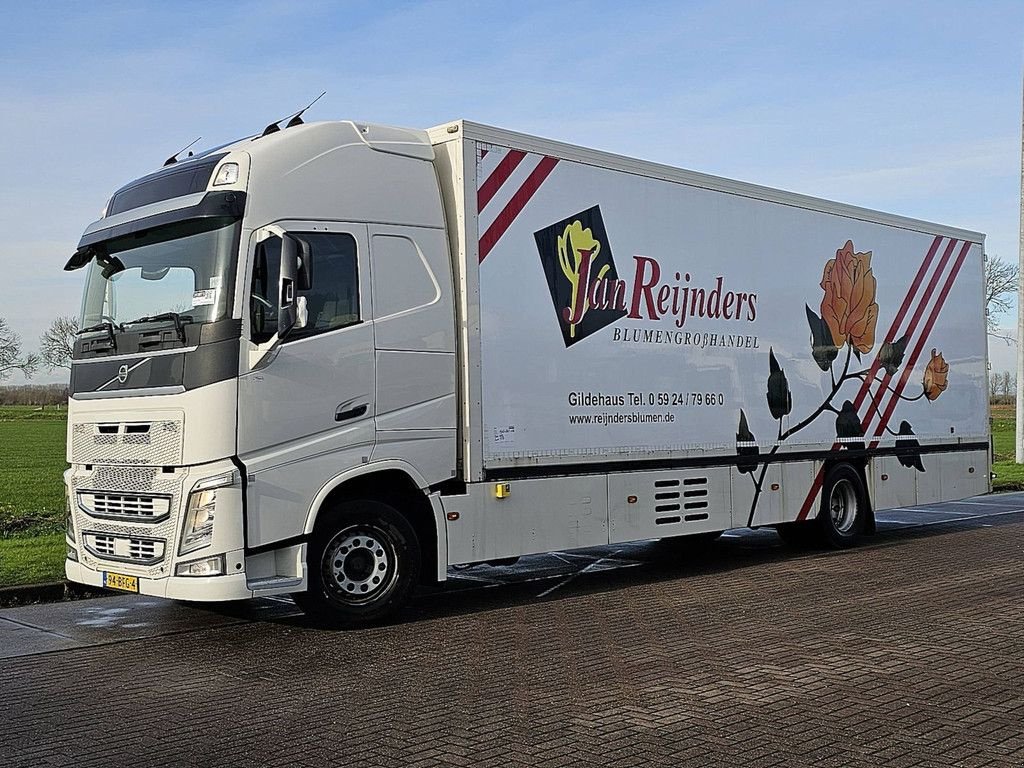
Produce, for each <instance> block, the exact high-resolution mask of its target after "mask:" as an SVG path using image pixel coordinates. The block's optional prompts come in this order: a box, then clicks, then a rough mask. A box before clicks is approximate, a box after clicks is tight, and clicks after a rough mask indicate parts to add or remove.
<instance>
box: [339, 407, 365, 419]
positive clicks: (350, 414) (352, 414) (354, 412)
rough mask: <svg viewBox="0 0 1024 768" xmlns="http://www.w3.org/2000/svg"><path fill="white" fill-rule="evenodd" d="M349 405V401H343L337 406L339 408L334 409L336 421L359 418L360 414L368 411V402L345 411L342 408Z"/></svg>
mask: <svg viewBox="0 0 1024 768" xmlns="http://www.w3.org/2000/svg"><path fill="white" fill-rule="evenodd" d="M347 405H348V403H342V404H341V405H339V406H338V407H337V409H335V411H334V420H335V421H348V420H349V419H356V418H359V417H360V416H363V415H365V413H366V409H367V404H366V403H363V404H362V405H357V406H356V407H355V408H349V409H348V410H346V411H343V410H342V408H345V406H347Z"/></svg>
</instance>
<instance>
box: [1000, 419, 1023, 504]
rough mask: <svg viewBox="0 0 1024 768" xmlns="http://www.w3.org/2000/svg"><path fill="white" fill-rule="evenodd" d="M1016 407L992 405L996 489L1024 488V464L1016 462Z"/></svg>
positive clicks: (1015, 489)
mask: <svg viewBox="0 0 1024 768" xmlns="http://www.w3.org/2000/svg"><path fill="white" fill-rule="evenodd" d="M1016 424H1017V420H1016V409H1015V408H1014V406H1012V405H993V406H992V443H993V445H994V447H995V457H994V459H993V463H992V471H993V472H994V473H995V476H996V479H995V480H993V481H992V485H993V488H994V490H997V491H1021V490H1024V464H1016V463H1014V440H1015V430H1016Z"/></svg>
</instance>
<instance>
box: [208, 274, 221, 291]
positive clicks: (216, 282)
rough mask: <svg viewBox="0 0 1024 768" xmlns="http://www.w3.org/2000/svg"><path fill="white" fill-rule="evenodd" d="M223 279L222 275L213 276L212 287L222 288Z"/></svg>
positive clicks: (211, 279)
mask: <svg viewBox="0 0 1024 768" xmlns="http://www.w3.org/2000/svg"><path fill="white" fill-rule="evenodd" d="M221 280H222V278H221V276H220V275H214V276H213V277H211V278H210V287H211V288H220V283H221Z"/></svg>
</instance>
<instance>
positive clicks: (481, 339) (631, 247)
mask: <svg viewBox="0 0 1024 768" xmlns="http://www.w3.org/2000/svg"><path fill="white" fill-rule="evenodd" d="M983 250H984V237H983V236H982V235H980V234H978V233H975V232H969V231H964V230H961V229H954V228H951V227H945V226H939V225H936V224H931V223H927V222H923V221H917V220H912V219H908V218H904V217H901V216H894V215H889V214H884V213H878V212H875V211H870V210H865V209H862V208H856V207H852V206H848V205H842V204H838V203H833V202H828V201H825V200H819V199H814V198H810V197H805V196H801V195H797V194H792V193H789V192H782V191H778V190H774V189H768V188H764V187H759V186H754V185H751V184H745V183H741V182H736V181H728V180H725V179H721V178H715V177H712V176H707V175H703V174H698V173H692V172H689V171H684V170H678V169H676V168H671V167H667V166H663V165H657V164H654V163H649V162H642V161H639V160H632V159H629V158H625V157H620V156H615V155H611V154H607V153H603V152H597V151H593V150H589V149H584V148H581V147H575V146H570V145H567V144H562V143H557V142H553V141H548V140H544V139H539V138H535V137H531V136H526V135H522V134H518V133H513V132H510V131H505V130H499V129H496V128H491V127H487V126H484V125H479V124H476V123H471V122H468V121H456V122H452V123H447V124H445V125H441V126H438V127H436V128H432V129H430V130H427V131H421V130H407V129H401V128H393V127H386V126H381V125H373V124H366V123H359V122H347V121H346V122H320V123H309V124H302V122H301V119H295V120H292V121H291V122H290V123H289V124H288V126H287V127H285V128H283V129H282V128H280V127H279V126H271V127H269V128H268V130H267V131H264V132H263V134H262V135H259V136H255V137H249V138H246V139H243V140H241V141H237V142H235V143H232V144H229V145H226V146H223V147H220V148H217V149H214V150H210V151H207V152H204V153H201V154H197V155H196V156H193V157H189V158H187V159H183V160H180V161H176V160H175V159H174V158H171V159H170V160H169V161H168V163H167V164H166V165H165V167H163V168H161V169H160V170H159V171H157V172H155V173H153V174H151V175H148V176H145V177H143V178H140V179H138V180H136V181H133V182H132V183H130V184H128V185H127V186H125V187H123V188H122V189H120V190H118V191H117V192H115V193H114V195H113V196H112V197H111V198H110V201H109V202H108V204H107V206H106V209H105V211H104V213H103V216H102V218H100V220H99V221H97V222H95V223H94V224H92V225H91V226H89V227H88V229H87V230H86V231H85V234H84V235H83V237H82V239H81V242H80V244H79V247H78V249H77V251H76V252H75V253H74V255H73V256H72V257H71V259H70V260H69V262H68V264H67V267H66V269H69V270H74V269H78V268H86V267H87V270H86V273H85V275H86V276H85V288H84V297H83V304H82V315H81V328H82V331H81V333H80V336H79V338H78V340H77V342H76V344H75V350H74V360H73V367H72V374H71V397H70V404H69V419H68V441H67V445H68V454H67V457H68V461H69V463H70V464H71V468H70V469H69V470H68V472H67V473H66V475H65V481H66V485H67V493H68V504H69V513H68V528H67V562H66V572H67V577H68V579H70V580H71V581H74V582H80V583H83V584H89V585H93V586H105V587H111V588H115V589H122V590H128V591H135V592H140V593H143V594H147V595H158V596H165V597H169V598H178V599H185V600H234V599H239V598H248V597H253V596H263V595H274V594H294V595H295V597H296V599H297V601H298V602H299V604H300V605H302V606H303V607H304V608H305V609H307V610H308V611H310V612H313V613H315V614H318V615H321V616H324V617H330V618H332V619H334V620H336V621H338V622H341V623H345V624H359V623H364V622H369V621H373V620H376V619H378V618H380V617H382V616H384V615H386V614H388V613H390V612H391V611H393V610H395V609H396V608H397V607H398V606H400V605H401V604H402V603H403V601H404V600H406V599H407V597H408V596H409V594H410V591H411V590H412V588H413V587H414V586H415V585H416V584H417V583H420V582H440V581H444V579H445V578H446V573H447V569H448V567H449V566H454V565H459V564H470V563H487V562H491V563H494V562H499V561H506V560H507V559H509V558H516V557H518V556H521V555H527V554H531V553H540V552H547V551H557V550H566V549H572V548H576V547H589V546H594V545H606V544H610V543H617V542H627V541H636V540H643V539H651V538H660V537H672V536H685V535H691V534H694V535H700V536H704V537H713V536H715V535H717V534H719V533H720V532H722V531H724V530H727V529H730V528H735V527H742V526H750V527H760V526H774V527H776V528H777V529H778V530H779V532H780V534H782V535H783V537H784V538H786V539H788V540H796V541H806V540H810V539H812V538H818V539H821V540H823V541H825V542H827V543H828V544H830V545H832V546H838V547H841V546H846V545H849V544H851V543H853V542H855V541H856V540H857V539H858V538H859V537H860V536H861V535H863V534H866V533H870V532H871V531H872V530H873V528H874V517H873V514H874V512H875V511H877V510H880V509H885V508H890V507H897V506H907V505H913V504H925V503H930V502H935V501H940V500H949V499H959V498H963V497H967V496H972V495H975V494H980V493H984V492H987V491H988V490H989V489H990V486H989V482H990V474H989V471H990V448H989V423H988V398H987V389H986V379H987V358H986V333H985V305H984V287H983V272H984V264H983V262H984V254H983Z"/></svg>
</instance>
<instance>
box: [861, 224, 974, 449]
mask: <svg viewBox="0 0 1024 768" xmlns="http://www.w3.org/2000/svg"><path fill="white" fill-rule="evenodd" d="M956 244H957V241H956V240H950V241H949V245H947V246H946V250H945V251H943V252H942V258H941V259H939V266H938V267H937V268H936V270H935V273H934V274H933V275H932V279H931V280H929V281H928V287H927V288H926V289H925V292H924V296H922V297H921V301H919V302H918V304H917V309H916V310H915V312H914V314H913V315H911V317H910V324H909V325H908V326H907V336H913V335H914V331H916V330H917V324H918V323H919V322H920V321H921V318H922V317H924V313H925V311H926V310H927V309H928V302H929V301H930V300H931V298H932V294H933V293H934V292H935V287H936V286H937V285H938V284H939V279H940V278H941V277H942V273H943V271H944V270H945V269H946V264H948V263H949V257H950V254H952V253H953V249H954V248H955V247H956ZM891 380H892V376H891V375H889V373H888V372H887V373H886V374H885V375H884V376H883V377H882V383H881V385H880V386H879V389H878V391H879V392H880V393H882V394H881V395H880V396H879V397H878V398H877V399H872V400H871V404H870V405H869V406H868V412H867V413H866V414H865V415H864V418H863V419H861V426H862V427H863V429H864V434H867V431H868V427H870V426H871V420H872V419H873V418H874V417H875V414H876V413H877V412H878V401H880V400H882V399H884V397H885V393H886V392H887V391H888V389H887V387H888V386H889V382H890V381H891Z"/></svg>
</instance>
